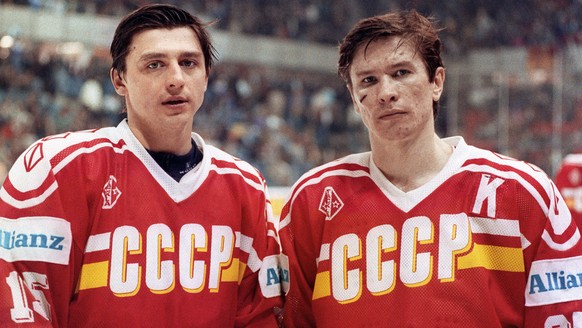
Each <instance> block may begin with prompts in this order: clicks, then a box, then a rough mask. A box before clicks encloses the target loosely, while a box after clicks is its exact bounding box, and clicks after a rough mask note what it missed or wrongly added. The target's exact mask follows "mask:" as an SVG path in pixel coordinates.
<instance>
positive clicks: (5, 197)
mask: <svg viewBox="0 0 582 328" xmlns="http://www.w3.org/2000/svg"><path fill="white" fill-rule="evenodd" d="M192 137H193V139H194V141H195V142H196V144H197V145H198V147H199V148H200V149H201V151H202V152H203V154H204V157H203V159H202V161H201V162H200V163H199V164H198V166H197V167H196V168H194V169H193V170H192V171H190V172H188V173H187V174H186V175H185V176H184V177H183V178H182V179H181V180H180V182H179V183H178V182H176V181H175V180H173V179H172V178H171V177H170V176H169V175H167V174H166V173H165V172H164V171H163V170H162V169H161V168H160V167H159V166H158V165H157V164H156V162H155V161H154V160H153V159H152V158H151V157H150V155H149V154H148V152H147V151H146V149H144V148H143V147H142V145H141V144H140V143H139V142H138V141H137V139H136V138H135V137H134V136H133V134H132V133H131V131H130V130H129V127H128V125H127V123H126V121H123V122H121V123H120V124H119V125H118V126H117V127H111V128H103V129H98V130H91V131H82V132H75V133H65V134H61V135H56V136H52V137H47V138H44V139H42V140H39V141H38V142H36V143H34V144H33V145H32V146H30V147H29V148H28V150H26V152H25V153H23V155H22V156H21V157H20V158H19V159H18V160H17V162H16V163H15V165H14V166H13V168H12V169H11V170H10V173H9V176H8V178H7V179H6V181H5V183H4V185H3V187H2V189H0V326H2V327H10V326H16V327H24V326H27V324H30V325H31V326H42V325H43V324H44V325H46V326H48V325H51V326H54V327H82V326H83V327H84V326H91V327H117V326H120V325H123V326H126V325H127V326H133V327H235V326H236V327H249V326H256V327H269V326H276V321H275V317H274V315H273V308H274V307H280V306H282V303H281V295H280V294H281V293H280V284H279V274H278V272H279V265H278V255H279V245H278V242H277V236H276V230H275V223H276V222H275V221H274V220H275V219H274V217H273V215H272V214H271V213H272V212H271V208H270V204H269V201H268V195H267V189H266V185H265V181H264V179H263V177H262V176H261V174H260V173H259V172H258V171H257V170H255V169H254V168H253V167H251V166H250V165H249V164H248V163H246V162H244V161H241V160H239V159H236V158H233V157H232V156H229V155H228V154H226V153H224V152H222V151H220V150H218V149H217V148H215V147H212V146H210V145H206V144H205V143H204V142H203V140H202V139H201V138H200V137H199V136H198V135H196V134H193V136H192Z"/></svg>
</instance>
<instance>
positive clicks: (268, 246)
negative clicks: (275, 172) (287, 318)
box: [235, 180, 283, 328]
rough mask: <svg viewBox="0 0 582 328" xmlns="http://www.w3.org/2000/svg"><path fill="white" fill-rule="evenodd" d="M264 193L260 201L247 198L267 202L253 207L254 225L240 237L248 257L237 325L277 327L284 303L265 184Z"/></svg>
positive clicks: (245, 258)
mask: <svg viewBox="0 0 582 328" xmlns="http://www.w3.org/2000/svg"><path fill="white" fill-rule="evenodd" d="M263 185H264V180H263ZM262 195H263V196H264V197H263V199H262V200H261V201H249V202H248V203H249V204H256V203H259V204H265V206H264V207H263V208H260V209H258V210H257V209H255V210H254V212H255V213H257V214H256V215H254V217H255V220H253V222H254V225H252V226H249V227H248V229H243V231H242V235H241V237H240V248H241V250H242V251H243V253H245V257H243V258H241V261H242V262H243V263H242V264H243V268H244V269H243V270H244V271H243V273H242V277H241V281H240V286H239V310H238V314H237V317H236V322H235V326H236V327H257V328H258V327H277V326H278V322H277V316H276V311H278V310H279V309H280V308H281V307H282V306H283V298H282V295H281V275H280V264H279V251H280V247H279V242H278V238H277V231H276V228H275V225H274V222H273V221H274V216H273V213H272V208H271V206H270V204H269V202H268V193H267V191H266V187H265V190H264V192H263V194H262Z"/></svg>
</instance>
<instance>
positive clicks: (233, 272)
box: [220, 258, 244, 282]
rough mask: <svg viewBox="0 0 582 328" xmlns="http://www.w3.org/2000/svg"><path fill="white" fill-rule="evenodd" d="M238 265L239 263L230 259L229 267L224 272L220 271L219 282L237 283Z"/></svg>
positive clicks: (238, 276)
mask: <svg viewBox="0 0 582 328" xmlns="http://www.w3.org/2000/svg"><path fill="white" fill-rule="evenodd" d="M239 265H240V262H239V260H238V259H237V258H234V259H232V263H231V264H230V266H229V267H228V268H227V269H225V270H224V271H222V279H220V280H221V281H225V282H239V278H240V268H239ZM243 272H244V271H243Z"/></svg>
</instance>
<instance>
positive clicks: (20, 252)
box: [0, 217, 72, 264]
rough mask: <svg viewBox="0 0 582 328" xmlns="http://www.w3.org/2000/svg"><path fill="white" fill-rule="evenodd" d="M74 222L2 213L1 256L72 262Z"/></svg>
mask: <svg viewBox="0 0 582 328" xmlns="http://www.w3.org/2000/svg"><path fill="white" fill-rule="evenodd" d="M71 244H72V237H71V225H70V223H69V222H67V221H65V220H63V219H59V218H53V217H25V218H19V219H16V220H10V219H6V218H2V217H0V259H3V260H4V261H7V262H16V261H39V262H47V263H56V264H69V254H70V253H71Z"/></svg>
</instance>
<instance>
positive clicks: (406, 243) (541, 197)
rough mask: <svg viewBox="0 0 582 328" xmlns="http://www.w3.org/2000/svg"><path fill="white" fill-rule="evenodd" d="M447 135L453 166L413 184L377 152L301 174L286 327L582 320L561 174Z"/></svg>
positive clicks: (286, 267) (289, 253)
mask: <svg viewBox="0 0 582 328" xmlns="http://www.w3.org/2000/svg"><path fill="white" fill-rule="evenodd" d="M446 141H447V142H448V143H449V144H451V145H452V146H454V147H455V150H454V152H453V155H452V157H451V158H450V159H449V161H448V163H447V164H446V166H445V167H444V168H443V170H442V171H441V172H440V173H439V174H437V175H436V176H435V177H434V178H433V179H432V180H431V181H430V182H428V183H426V184H425V185H423V186H422V187H420V188H418V189H415V190H412V191H410V192H402V191H400V190H399V189H397V188H396V187H395V186H394V185H392V184H391V183H390V181H388V180H387V179H386V178H385V177H384V176H383V174H382V173H381V172H380V170H379V169H378V168H377V167H376V166H375V165H374V163H373V162H372V161H371V157H370V153H362V154H355V155H350V156H348V157H345V158H342V159H340V160H337V161H334V162H331V163H328V164H326V165H323V166H321V167H318V168H316V169H313V170H311V171H309V172H308V173H306V174H305V175H304V176H303V177H302V178H301V179H300V180H299V181H297V182H296V184H295V185H294V186H293V188H292V191H291V193H290V196H289V198H288V200H287V202H286V204H285V206H284V208H283V211H282V213H281V221H280V238H281V244H282V248H283V255H282V259H281V262H282V265H283V270H282V273H283V274H282V277H283V279H282V281H283V288H284V290H285V291H286V302H285V310H284V323H285V327H313V326H315V325H316V324H317V327H423V328H425V327H463V328H466V327H484V328H493V327H570V326H572V325H573V327H582V242H581V240H580V231H579V230H578V228H577V227H576V225H575V224H574V222H573V221H572V218H571V216H570V214H569V212H568V209H567V207H566V205H565V203H564V201H563V199H562V198H561V197H560V195H559V193H558V192H557V190H556V187H555V185H554V184H553V182H552V181H551V180H550V179H549V178H548V177H547V175H546V174H545V173H543V172H542V171H540V170H539V169H538V168H536V167H534V166H532V165H529V164H527V163H524V162H521V161H516V160H514V159H510V158H506V157H503V156H500V155H498V154H495V153H492V152H489V151H484V150H481V149H478V148H475V147H472V146H469V145H467V144H466V143H465V142H464V140H463V139H462V138H460V137H454V138H448V139H446ZM419 160H422V159H420V158H419ZM285 262H287V263H285ZM568 324H570V325H568Z"/></svg>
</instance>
